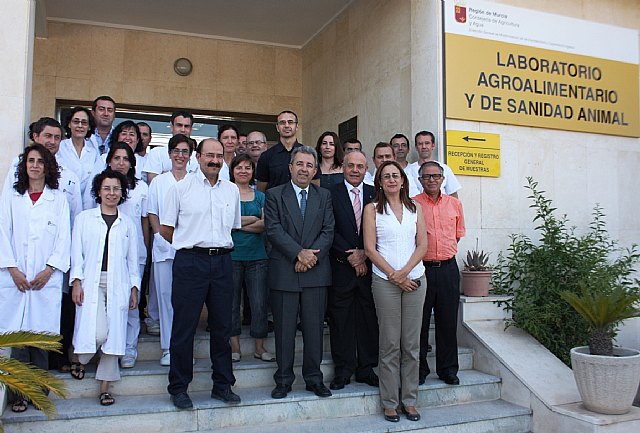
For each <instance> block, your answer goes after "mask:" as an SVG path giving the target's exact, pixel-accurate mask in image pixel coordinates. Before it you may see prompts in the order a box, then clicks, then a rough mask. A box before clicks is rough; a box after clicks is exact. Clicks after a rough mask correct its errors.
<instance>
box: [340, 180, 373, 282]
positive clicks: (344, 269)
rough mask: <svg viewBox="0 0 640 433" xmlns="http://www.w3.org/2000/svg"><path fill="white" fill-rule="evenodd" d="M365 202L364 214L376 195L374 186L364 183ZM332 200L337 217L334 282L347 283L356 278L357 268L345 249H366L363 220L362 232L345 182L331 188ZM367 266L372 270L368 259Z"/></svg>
mask: <svg viewBox="0 0 640 433" xmlns="http://www.w3.org/2000/svg"><path fill="white" fill-rule="evenodd" d="M362 187H363V188H364V190H363V193H362V195H363V204H362V214H363V215H364V207H365V206H366V205H367V204H368V203H370V202H371V200H372V199H373V196H374V188H373V186H371V185H367V184H364V183H363V184H362ZM330 191H331V201H332V204H333V216H334V218H335V233H334V236H333V245H332V246H331V258H332V259H333V260H332V265H333V284H334V285H346V284H348V283H349V282H350V281H351V280H352V279H353V278H355V270H354V269H353V267H352V266H351V265H350V264H349V262H348V261H347V254H345V251H347V250H351V249H354V248H358V249H364V240H363V236H362V232H363V230H362V222H361V226H360V227H361V229H360V233H359V234H358V232H357V226H356V218H355V215H354V214H353V206H352V204H351V198H350V197H349V195H350V192H349V191H347V187H346V186H345V184H344V182H342V183H339V184H336V185H334V186H333V187H332V188H331V189H330ZM367 266H368V267H369V270H371V263H370V262H369V261H367Z"/></svg>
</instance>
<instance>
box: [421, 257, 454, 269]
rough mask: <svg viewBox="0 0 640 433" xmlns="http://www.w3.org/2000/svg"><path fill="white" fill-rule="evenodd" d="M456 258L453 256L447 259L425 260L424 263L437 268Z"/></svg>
mask: <svg viewBox="0 0 640 433" xmlns="http://www.w3.org/2000/svg"><path fill="white" fill-rule="evenodd" d="M455 260H456V258H455V257H451V258H450V259H447V260H425V261H424V262H422V263H424V265H425V266H427V267H429V268H439V267H441V266H444V265H448V264H449V263H451V262H454V261H455Z"/></svg>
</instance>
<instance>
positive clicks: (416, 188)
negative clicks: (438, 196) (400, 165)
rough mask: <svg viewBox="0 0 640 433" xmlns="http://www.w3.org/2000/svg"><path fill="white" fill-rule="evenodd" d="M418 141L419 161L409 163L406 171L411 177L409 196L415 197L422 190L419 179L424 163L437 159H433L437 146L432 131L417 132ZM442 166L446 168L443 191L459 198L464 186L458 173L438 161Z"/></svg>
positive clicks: (416, 140) (416, 139) (416, 141)
mask: <svg viewBox="0 0 640 433" xmlns="http://www.w3.org/2000/svg"><path fill="white" fill-rule="evenodd" d="M415 143H416V151H417V152H418V161H416V162H414V163H412V164H409V165H408V166H407V167H406V168H405V169H404V172H405V174H406V175H407V177H408V178H409V197H415V196H416V195H418V194H420V193H421V192H422V185H421V184H420V181H419V180H418V177H419V175H418V172H419V170H420V167H421V166H422V164H424V163H425V162H427V161H435V159H433V156H432V155H433V149H435V147H436V138H435V136H434V135H433V133H432V132H429V131H420V132H418V133H417V134H416V138H415ZM436 162H437V163H438V164H440V166H442V168H443V170H444V179H445V181H444V183H443V184H442V192H443V193H445V194H447V195H450V196H453V197H455V198H458V191H459V190H460V189H461V188H462V185H460V182H458V179H457V178H456V175H455V174H453V171H451V168H450V167H449V166H448V165H447V164H445V163H443V162H440V161H436Z"/></svg>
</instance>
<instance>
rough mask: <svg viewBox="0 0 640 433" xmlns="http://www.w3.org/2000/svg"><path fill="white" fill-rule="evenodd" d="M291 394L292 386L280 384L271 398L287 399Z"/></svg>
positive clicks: (274, 389) (272, 392)
mask: <svg viewBox="0 0 640 433" xmlns="http://www.w3.org/2000/svg"><path fill="white" fill-rule="evenodd" d="M290 392H291V385H285V384H282V383H279V384H277V385H276V387H275V388H273V391H271V398H285V397H286V396H287V394H289V393H290Z"/></svg>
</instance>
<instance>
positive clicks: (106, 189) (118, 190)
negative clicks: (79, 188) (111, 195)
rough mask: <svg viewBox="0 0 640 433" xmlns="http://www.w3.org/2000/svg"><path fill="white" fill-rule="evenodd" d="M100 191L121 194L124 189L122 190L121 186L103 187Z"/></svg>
mask: <svg viewBox="0 0 640 433" xmlns="http://www.w3.org/2000/svg"><path fill="white" fill-rule="evenodd" d="M100 189H101V190H102V191H104V192H120V191H122V188H120V187H119V186H103V187H101V188H100Z"/></svg>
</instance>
